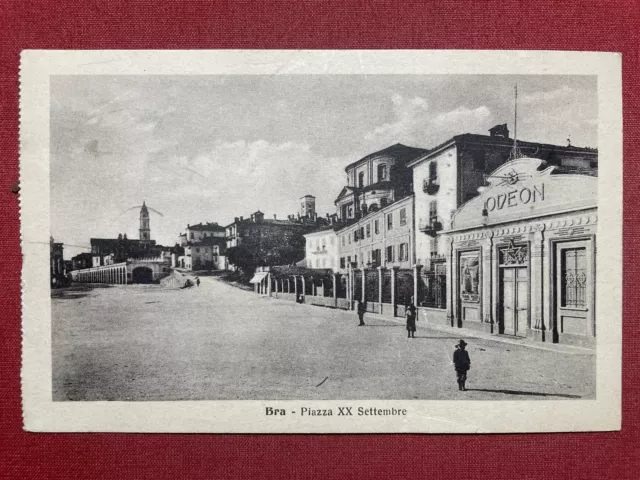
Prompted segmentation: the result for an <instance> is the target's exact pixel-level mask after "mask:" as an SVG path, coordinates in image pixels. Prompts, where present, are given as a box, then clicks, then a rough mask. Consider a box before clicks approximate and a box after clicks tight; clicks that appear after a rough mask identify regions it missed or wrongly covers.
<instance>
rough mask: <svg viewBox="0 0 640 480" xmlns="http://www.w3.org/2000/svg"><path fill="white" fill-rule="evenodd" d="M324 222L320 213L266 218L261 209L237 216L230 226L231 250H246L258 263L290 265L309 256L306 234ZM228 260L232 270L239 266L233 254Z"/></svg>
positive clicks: (228, 227)
mask: <svg viewBox="0 0 640 480" xmlns="http://www.w3.org/2000/svg"><path fill="white" fill-rule="evenodd" d="M321 223H323V222H320V221H319V220H318V219H317V216H315V215H314V218H310V217H302V216H301V215H300V214H298V215H297V217H296V216H295V215H289V217H287V219H286V220H279V219H278V218H276V216H275V215H274V216H273V219H270V218H265V217H264V213H262V212H261V211H259V210H258V211H257V212H255V213H252V214H251V216H250V218H247V219H245V218H244V217H236V218H235V220H234V222H233V223H231V224H230V225H227V227H226V238H227V250H228V251H229V250H230V249H232V248H234V249H236V250H238V249H240V250H242V252H241V255H242V256H243V257H244V258H245V259H249V257H251V261H252V262H253V263H255V264H257V265H286V264H291V263H297V262H299V261H301V260H303V259H304V257H305V239H304V234H306V233H309V232H311V231H313V230H315V229H317V228H318V227H319V226H320V225H321ZM232 252H233V251H232ZM227 263H228V265H229V268H230V269H232V270H235V269H237V265H236V264H234V261H233V259H232V258H231V256H228V258H227Z"/></svg>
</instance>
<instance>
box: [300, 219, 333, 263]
mask: <svg viewBox="0 0 640 480" xmlns="http://www.w3.org/2000/svg"><path fill="white" fill-rule="evenodd" d="M304 238H305V266H306V267H307V268H314V269H317V268H329V269H331V270H333V271H334V272H335V271H337V270H338V267H339V265H338V257H339V255H338V236H337V234H336V232H335V230H334V227H333V226H326V227H323V228H322V229H320V230H317V231H315V232H310V233H307V234H305V235H304Z"/></svg>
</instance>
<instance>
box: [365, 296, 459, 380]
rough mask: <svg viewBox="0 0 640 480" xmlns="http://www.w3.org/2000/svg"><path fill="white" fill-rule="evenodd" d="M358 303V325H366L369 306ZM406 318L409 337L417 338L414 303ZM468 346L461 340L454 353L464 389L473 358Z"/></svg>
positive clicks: (455, 363)
mask: <svg viewBox="0 0 640 480" xmlns="http://www.w3.org/2000/svg"><path fill="white" fill-rule="evenodd" d="M357 304H358V305H357V312H358V320H359V321H360V323H358V326H359V327H363V326H365V325H366V324H365V323H364V314H365V313H366V311H367V307H366V305H365V303H364V302H362V301H358V302H357ZM405 318H406V320H407V338H416V321H417V320H418V312H417V309H416V307H415V305H413V303H411V304H409V305H408V306H407V307H406V309H405ZM466 347H467V342H465V341H464V340H460V341H459V342H458V343H457V344H456V346H455V348H456V351H455V352H454V353H453V366H454V368H455V371H456V376H457V380H458V390H462V391H466V390H467V387H466V382H467V372H468V371H469V369H470V368H471V358H470V357H469V352H467V350H466Z"/></svg>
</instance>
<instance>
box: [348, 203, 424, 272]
mask: <svg viewBox="0 0 640 480" xmlns="http://www.w3.org/2000/svg"><path fill="white" fill-rule="evenodd" d="M413 209H414V199H413V195H409V196H405V197H404V198H402V199H400V200H397V201H395V202H393V203H391V204H390V205H387V206H386V207H384V208H382V209H377V210H374V211H373V212H368V213H367V215H364V216H362V217H361V218H359V219H358V220H355V221H354V222H353V223H351V224H350V225H349V226H347V227H344V228H342V229H340V230H338V231H337V232H336V233H337V236H338V257H339V260H338V270H339V271H341V272H345V271H346V270H348V269H349V268H350V267H353V268H375V267H387V268H389V267H394V266H395V267H400V268H411V267H412V266H413V264H414V263H415V253H414V252H415V250H414V239H413Z"/></svg>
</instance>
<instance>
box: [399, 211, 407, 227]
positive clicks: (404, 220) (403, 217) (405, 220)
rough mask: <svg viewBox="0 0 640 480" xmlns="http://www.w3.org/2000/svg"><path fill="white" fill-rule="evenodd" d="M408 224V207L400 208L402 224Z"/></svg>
mask: <svg viewBox="0 0 640 480" xmlns="http://www.w3.org/2000/svg"><path fill="white" fill-rule="evenodd" d="M406 224H407V209H406V208H402V209H400V226H403V225H406Z"/></svg>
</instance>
